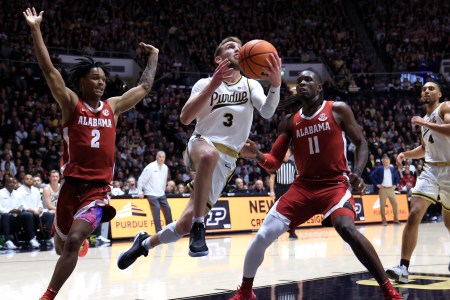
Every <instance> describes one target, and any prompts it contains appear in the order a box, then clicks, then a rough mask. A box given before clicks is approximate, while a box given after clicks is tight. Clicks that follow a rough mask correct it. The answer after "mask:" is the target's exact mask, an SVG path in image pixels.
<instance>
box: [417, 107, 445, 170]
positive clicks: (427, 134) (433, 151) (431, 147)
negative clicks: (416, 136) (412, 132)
mask: <svg viewBox="0 0 450 300" xmlns="http://www.w3.org/2000/svg"><path fill="white" fill-rule="evenodd" d="M443 104H444V103H441V104H440V105H439V106H438V107H437V108H436V109H435V110H434V111H433V112H432V113H431V114H429V115H426V116H425V117H424V119H425V121H427V122H431V123H436V124H444V120H443V119H442V118H441V116H440V115H439V110H440V109H441V106H442V105H443ZM422 139H423V143H424V144H425V161H426V162H450V150H449V149H450V137H446V136H444V135H442V134H439V133H437V132H436V131H433V130H430V129H428V128H426V127H422Z"/></svg>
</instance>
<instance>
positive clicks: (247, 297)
mask: <svg viewBox="0 0 450 300" xmlns="http://www.w3.org/2000/svg"><path fill="white" fill-rule="evenodd" d="M230 300H256V295H255V293H254V292H253V290H252V291H251V293H248V292H244V291H243V290H242V289H241V287H240V286H239V287H238V289H237V291H236V294H234V296H233V297H231V298H230Z"/></svg>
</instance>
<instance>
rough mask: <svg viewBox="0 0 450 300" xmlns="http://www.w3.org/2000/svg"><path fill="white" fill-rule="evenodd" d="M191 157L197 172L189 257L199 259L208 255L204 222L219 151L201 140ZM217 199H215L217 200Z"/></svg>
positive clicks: (190, 151) (192, 149) (190, 153)
mask: <svg viewBox="0 0 450 300" xmlns="http://www.w3.org/2000/svg"><path fill="white" fill-rule="evenodd" d="M189 157H190V159H191V162H192V165H193V167H194V169H195V170H196V172H197V173H196V174H197V175H196V177H195V187H194V191H193V195H194V200H193V204H194V207H193V213H194V214H193V218H192V228H191V230H190V234H189V255H190V256H192V257H199V256H205V255H208V253H209V250H208V246H207V245H206V241H205V235H206V226H205V222H204V218H205V207H206V204H207V203H208V200H210V201H212V200H213V199H211V198H210V194H211V188H212V184H213V173H214V170H215V168H216V166H217V162H218V161H219V159H220V153H219V151H218V150H217V149H216V148H215V147H214V146H213V145H211V144H209V143H208V142H207V141H206V140H203V139H199V140H196V141H194V142H193V143H192V147H191V148H190V150H189ZM216 199H217V198H214V200H216Z"/></svg>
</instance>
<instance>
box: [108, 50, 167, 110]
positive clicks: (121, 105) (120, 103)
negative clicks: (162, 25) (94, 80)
mask: <svg viewBox="0 0 450 300" xmlns="http://www.w3.org/2000/svg"><path fill="white" fill-rule="evenodd" d="M139 46H140V47H142V48H144V49H145V50H146V51H148V52H150V56H149V57H148V61H147V66H146V67H145V70H144V72H143V73H142V76H141V79H140V80H139V85H138V86H136V87H134V88H132V89H130V90H128V91H127V92H126V93H124V94H123V95H122V96H117V97H112V98H109V99H108V100H107V102H108V104H109V105H110V106H111V109H112V110H113V112H114V115H115V116H116V117H118V116H119V115H120V114H121V113H123V112H125V111H127V110H129V109H130V108H132V107H134V106H135V105H136V104H138V102H139V101H141V100H142V98H144V97H145V95H147V94H148V93H149V92H150V90H151V88H152V86H153V81H154V80H155V73H156V66H157V65H158V53H159V50H158V49H157V48H155V47H153V46H152V45H147V44H145V43H140V44H139Z"/></svg>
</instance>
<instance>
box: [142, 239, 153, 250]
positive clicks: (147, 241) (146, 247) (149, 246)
mask: <svg viewBox="0 0 450 300" xmlns="http://www.w3.org/2000/svg"><path fill="white" fill-rule="evenodd" d="M141 246H142V247H144V248H145V249H147V250H150V249H152V248H153V247H152V245H150V237H148V238H146V239H145V240H143V241H142V243H141Z"/></svg>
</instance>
